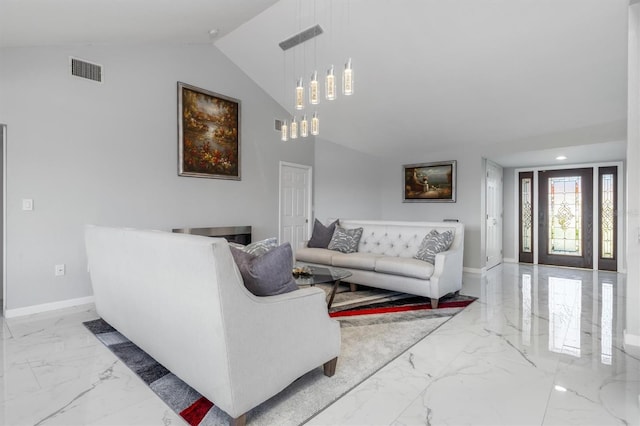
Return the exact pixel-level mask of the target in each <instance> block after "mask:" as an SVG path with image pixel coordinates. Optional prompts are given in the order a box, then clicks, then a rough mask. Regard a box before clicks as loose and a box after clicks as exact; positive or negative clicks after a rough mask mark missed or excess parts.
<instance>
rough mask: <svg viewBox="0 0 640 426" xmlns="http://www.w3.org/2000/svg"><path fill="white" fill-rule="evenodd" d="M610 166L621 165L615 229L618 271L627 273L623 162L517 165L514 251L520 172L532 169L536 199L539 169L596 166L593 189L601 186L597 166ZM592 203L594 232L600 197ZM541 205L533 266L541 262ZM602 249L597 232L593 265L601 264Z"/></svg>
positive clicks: (535, 213) (516, 247) (515, 250)
mask: <svg viewBox="0 0 640 426" xmlns="http://www.w3.org/2000/svg"><path fill="white" fill-rule="evenodd" d="M611 166H617V167H618V179H617V180H618V181H617V191H618V199H617V208H618V217H617V221H616V228H617V229H616V231H617V233H618V239H617V244H616V247H617V250H618V256H617V258H618V270H617V272H619V273H625V272H626V251H625V241H626V234H625V233H624V229H625V227H626V217H625V216H624V214H622V213H621V212H624V204H625V202H626V196H625V192H624V188H625V185H626V176H625V171H624V163H623V162H622V161H607V162H603V163H584V164H563V165H561V166H559V165H554V166H536V167H518V168H516V169H514V170H513V179H514V185H513V199H512V202H513V207H514V209H513V210H514V211H513V220H514V221H513V232H514V234H513V235H515V236H516V237H515V238H514V239H513V240H514V241H513V253H515V254H516V255H517V254H518V252H519V243H520V241H519V238H518V237H517V235H518V227H519V223H520V222H519V219H520V217H519V210H520V209H519V206H518V200H519V199H520V196H519V191H520V187H519V184H518V182H519V179H518V176H519V173H520V172H533V197H534V200H537V199H538V172H539V171H541V170H560V169H579V168H584V167H592V168H594V185H595V186H594V188H597V185H598V173H597V168H598V167H611ZM593 203H594V206H593V208H594V218H593V232H594V233H595V232H597V230H598V229H599V227H600V218H599V217H598V215H597V214H595V212H597V211H598V205H597V203H598V199H597V197H593ZM538 204H539V203H537V202H535V203H534V204H533V224H532V226H533V229H534V230H535V232H534V233H533V264H534V265H538V229H539V228H538ZM599 251H600V245H599V240H598V236H597V235H596V234H594V247H593V255H594V259H593V265H597V264H598V259H597V256H598V253H599ZM516 263H518V258H517V257H516Z"/></svg>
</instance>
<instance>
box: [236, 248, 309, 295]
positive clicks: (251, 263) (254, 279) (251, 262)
mask: <svg viewBox="0 0 640 426" xmlns="http://www.w3.org/2000/svg"><path fill="white" fill-rule="evenodd" d="M229 249H230V250H231V254H232V255H233V259H234V260H235V261H236V264H237V265H238V269H239V270H240V274H241V275H242V280H243V281H244V286H245V287H246V288H247V289H248V290H249V291H250V292H251V293H253V294H255V295H256V296H273V295H275V294H283V293H289V292H290V291H295V290H297V289H298V285H297V284H296V282H295V280H294V279H293V275H292V274H291V270H292V269H293V253H292V251H291V245H290V244H289V243H284V244H283V245H281V246H278V247H276V248H274V249H272V250H269V251H268V252H267V253H265V254H263V255H262V256H255V255H253V254H251V253H247V252H245V251H243V250H238V249H237V248H235V247H233V246H231V247H229Z"/></svg>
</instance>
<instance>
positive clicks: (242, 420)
mask: <svg viewBox="0 0 640 426" xmlns="http://www.w3.org/2000/svg"><path fill="white" fill-rule="evenodd" d="M246 424H247V413H244V414H243V415H241V416H239V417H236V418H235V419H233V418H232V419H229V426H244V425H246Z"/></svg>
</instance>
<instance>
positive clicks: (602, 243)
mask: <svg viewBox="0 0 640 426" xmlns="http://www.w3.org/2000/svg"><path fill="white" fill-rule="evenodd" d="M617 185H618V168H617V167H615V166H613V167H600V168H599V169H598V210H599V211H598V215H599V219H600V228H599V230H598V231H599V232H598V243H599V244H598V245H599V247H600V249H599V253H598V269H601V270H605V271H616V270H617V269H618V262H617V260H616V257H617V256H616V252H617V244H618V243H617V232H616V230H617V216H618V209H617V205H618V199H617Z"/></svg>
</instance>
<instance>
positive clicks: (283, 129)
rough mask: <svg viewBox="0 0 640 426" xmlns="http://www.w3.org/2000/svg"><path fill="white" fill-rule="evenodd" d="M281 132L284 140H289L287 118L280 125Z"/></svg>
mask: <svg viewBox="0 0 640 426" xmlns="http://www.w3.org/2000/svg"><path fill="white" fill-rule="evenodd" d="M280 134H281V138H280V139H282V140H283V141H284V142H286V141H288V140H289V126H287V120H284V121H283V122H282V124H281V125H280Z"/></svg>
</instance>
